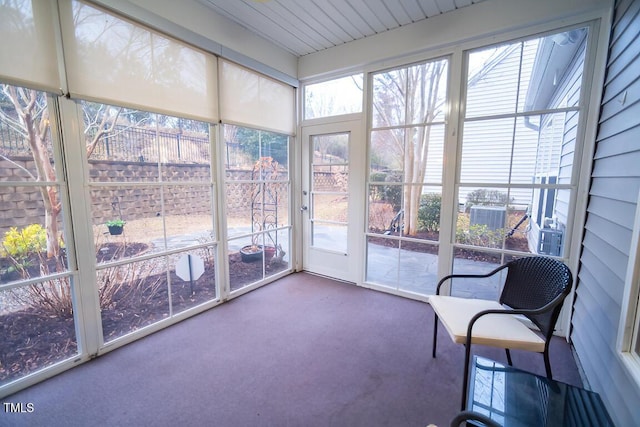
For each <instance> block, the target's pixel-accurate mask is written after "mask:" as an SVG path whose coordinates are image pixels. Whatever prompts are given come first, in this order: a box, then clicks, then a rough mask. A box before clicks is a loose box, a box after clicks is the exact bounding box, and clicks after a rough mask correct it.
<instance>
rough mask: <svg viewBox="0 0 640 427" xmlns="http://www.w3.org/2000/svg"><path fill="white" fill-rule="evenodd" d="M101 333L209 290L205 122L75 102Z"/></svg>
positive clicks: (146, 320)
mask: <svg viewBox="0 0 640 427" xmlns="http://www.w3.org/2000/svg"><path fill="white" fill-rule="evenodd" d="M81 106H82V111H83V114H84V118H85V131H84V134H85V137H86V141H85V144H86V151H87V162H88V175H89V188H90V194H91V199H90V201H91V212H92V219H93V230H94V243H95V253H96V264H97V265H96V270H97V286H98V292H99V297H100V309H101V314H102V327H103V335H104V340H105V341H111V340H113V339H115V338H118V337H120V336H123V335H126V334H128V333H130V332H133V331H135V330H137V329H140V328H142V327H144V326H147V325H150V324H152V323H154V322H157V321H159V320H162V319H165V318H170V317H172V316H173V315H175V314H177V313H179V312H182V311H184V310H187V309H189V308H192V307H195V306H197V305H200V304H203V303H205V302H208V301H211V300H215V299H216V298H217V296H218V294H217V290H216V280H215V262H214V261H215V255H216V251H217V248H218V245H217V236H216V235H215V233H214V230H215V228H214V207H213V206H214V203H213V200H214V197H213V191H214V182H213V179H212V176H213V174H212V173H211V155H210V147H211V143H212V141H211V138H212V135H215V133H212V132H210V129H209V125H208V124H207V123H203V122H198V121H195V120H189V119H184V118H178V117H171V116H165V115H160V114H155V113H149V112H145V111H140V110H131V109H127V108H122V107H116V106H111V105H105V104H95V103H90V102H82V103H81Z"/></svg>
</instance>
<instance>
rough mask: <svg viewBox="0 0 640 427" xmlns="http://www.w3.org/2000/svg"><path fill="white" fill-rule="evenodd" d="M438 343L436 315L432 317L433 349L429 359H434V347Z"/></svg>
mask: <svg viewBox="0 0 640 427" xmlns="http://www.w3.org/2000/svg"><path fill="white" fill-rule="evenodd" d="M437 343H438V315H437V314H434V315H433V347H432V348H431V357H436V345H437Z"/></svg>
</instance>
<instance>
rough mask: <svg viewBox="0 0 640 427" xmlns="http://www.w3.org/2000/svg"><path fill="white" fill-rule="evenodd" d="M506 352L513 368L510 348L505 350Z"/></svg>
mask: <svg viewBox="0 0 640 427" xmlns="http://www.w3.org/2000/svg"><path fill="white" fill-rule="evenodd" d="M504 351H505V353H507V362H508V363H509V366H513V363H512V362H511V352H510V351H509V349H508V348H505V349H504Z"/></svg>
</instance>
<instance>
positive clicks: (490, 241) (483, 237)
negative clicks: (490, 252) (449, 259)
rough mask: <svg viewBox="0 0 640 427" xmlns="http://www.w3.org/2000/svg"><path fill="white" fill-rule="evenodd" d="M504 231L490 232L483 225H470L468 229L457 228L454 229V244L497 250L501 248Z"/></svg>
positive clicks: (500, 229)
mask: <svg viewBox="0 0 640 427" xmlns="http://www.w3.org/2000/svg"><path fill="white" fill-rule="evenodd" d="M503 235H504V229H502V228H498V229H496V230H490V229H489V227H487V226H486V225H484V224H474V225H470V226H469V228H463V227H460V221H458V227H457V229H456V242H457V243H461V244H463V245H473V246H481V247H484V248H499V247H501V246H502V236H503Z"/></svg>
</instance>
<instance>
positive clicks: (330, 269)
mask: <svg viewBox="0 0 640 427" xmlns="http://www.w3.org/2000/svg"><path fill="white" fill-rule="evenodd" d="M340 133H348V134H349V158H348V168H349V182H348V193H349V194H348V201H349V207H348V213H347V224H348V228H347V251H346V253H344V251H331V250H326V249H323V248H317V247H314V246H313V245H312V244H311V232H312V227H311V221H310V215H311V212H310V209H309V207H310V206H311V153H310V150H309V149H310V139H311V137H312V136H315V135H326V134H329V135H330V134H340ZM300 152H301V183H302V184H301V187H300V190H299V194H298V195H297V197H296V198H297V199H298V200H299V201H300V205H299V208H300V209H299V211H298V212H299V213H300V217H301V221H300V223H301V227H300V230H301V231H302V233H301V240H300V241H301V255H302V262H301V266H302V269H303V270H305V271H309V272H311V273H315V274H320V275H323V276H328V277H331V278H335V279H338V280H344V281H347V282H352V283H356V284H360V283H361V281H362V276H363V274H362V266H363V265H364V262H363V261H364V256H363V245H362V239H363V229H364V212H365V204H364V201H365V199H366V197H365V195H364V189H365V181H364V177H365V175H366V174H365V165H366V162H365V157H366V156H365V153H366V140H365V138H364V132H363V129H362V119H360V118H358V119H353V120H344V121H334V122H330V123H321V124H311V125H307V126H303V127H302V131H301V140H300Z"/></svg>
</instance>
